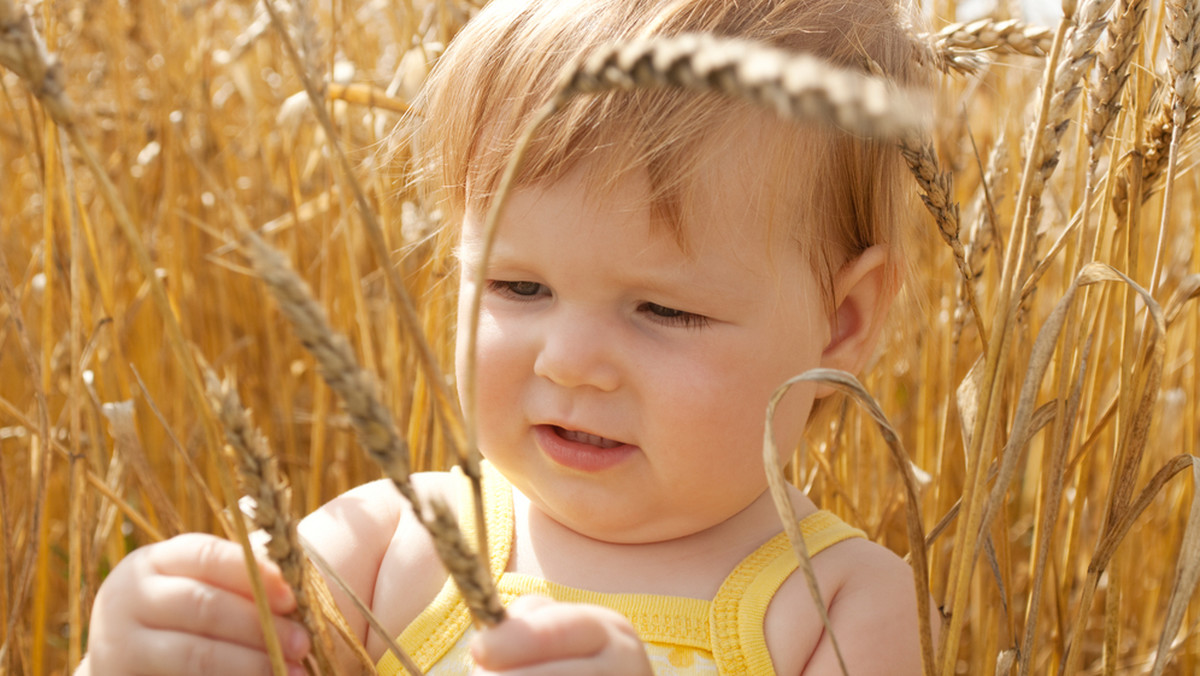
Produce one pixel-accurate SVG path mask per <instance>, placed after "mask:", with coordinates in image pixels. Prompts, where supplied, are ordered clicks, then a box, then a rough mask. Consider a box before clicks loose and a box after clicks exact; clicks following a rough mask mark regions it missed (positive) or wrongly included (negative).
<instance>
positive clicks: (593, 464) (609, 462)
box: [533, 425, 637, 472]
mask: <svg viewBox="0 0 1200 676" xmlns="http://www.w3.org/2000/svg"><path fill="white" fill-rule="evenodd" d="M533 429H534V435H535V436H536V437H537V442H538V445H539V446H541V448H542V451H543V452H544V453H545V454H546V455H548V456H549V457H550V459H551V460H553V461H554V462H556V463H558V464H560V465H562V466H563V467H567V468H570V469H573V470H578V471H580V472H600V471H603V470H606V469H609V468H611V467H615V466H616V465H619V464H621V462H623V461H624V460H625V459H626V458H628V457H629V456H631V455H633V454H634V453H635V452H636V451H637V446H632V445H630V444H621V445H620V446H613V447H612V448H601V447H599V446H594V445H592V444H585V443H582V442H578V441H571V440H569V439H564V438H562V437H560V436H559V435H558V433H557V432H555V428H554V427H552V426H550V425H538V426H537V427H534V428H533Z"/></svg>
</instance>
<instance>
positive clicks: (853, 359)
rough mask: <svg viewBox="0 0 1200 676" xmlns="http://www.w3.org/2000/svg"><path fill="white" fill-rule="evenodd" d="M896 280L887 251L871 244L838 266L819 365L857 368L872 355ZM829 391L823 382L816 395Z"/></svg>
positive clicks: (858, 369)
mask: <svg viewBox="0 0 1200 676" xmlns="http://www.w3.org/2000/svg"><path fill="white" fill-rule="evenodd" d="M897 286H898V284H897V283H896V280H895V274H894V272H893V266H891V265H889V262H888V251H887V249H886V248H885V247H884V246H882V245H876V246H873V247H871V248H869V249H867V250H866V251H864V252H862V254H860V255H859V256H858V257H857V258H855V259H854V260H852V261H850V262H848V263H846V264H845V265H843V266H842V269H841V270H838V272H837V274H836V275H834V279H833V293H834V304H835V307H834V312H833V317H832V318H831V319H830V339H829V344H827V345H826V346H825V349H824V351H823V352H822V353H821V367H822V368H831V369H838V370H841V371H847V372H849V373H851V374H854V375H858V372H859V371H860V370H861V369H862V367H863V366H864V365H865V364H866V363H867V360H868V359H869V358H870V357H871V352H872V351H873V350H874V349H875V343H876V341H877V339H878V338H879V333H880V331H881V329H882V327H883V319H884V317H885V316H887V311H888V308H890V307H891V304H892V299H893V298H894V297H895V294H896V290H897V288H896V287H897ZM831 392H832V390H831V389H829V388H828V387H825V386H822V387H821V388H820V389H819V390H818V392H817V396H818V397H823V396H826V395H828V394H830V393H831Z"/></svg>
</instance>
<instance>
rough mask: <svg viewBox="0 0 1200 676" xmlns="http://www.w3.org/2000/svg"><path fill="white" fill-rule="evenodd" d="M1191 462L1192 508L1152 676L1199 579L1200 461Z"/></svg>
mask: <svg viewBox="0 0 1200 676" xmlns="http://www.w3.org/2000/svg"><path fill="white" fill-rule="evenodd" d="M1191 460H1192V487H1193V491H1192V508H1191V510H1190V511H1189V512H1188V520H1187V526H1186V528H1185V529H1184V531H1183V542H1182V543H1181V544H1180V546H1179V557H1178V558H1176V559H1175V562H1176V566H1175V583H1174V585H1172V587H1171V598H1170V600H1168V601H1167V615H1166V619H1165V620H1164V621H1163V631H1162V635H1161V636H1160V637H1159V639H1158V650H1156V651H1154V669H1153V670H1152V671H1151V674H1152V676H1160V674H1162V673H1163V669H1165V668H1166V666H1167V662H1169V661H1170V657H1171V652H1172V649H1173V647H1174V646H1173V645H1172V643H1173V641H1174V638H1175V634H1177V633H1178V632H1179V625H1180V624H1182V622H1183V615H1184V613H1185V612H1186V611H1187V607H1188V602H1189V601H1191V599H1192V592H1194V591H1195V590H1196V582H1197V581H1198V580H1200V500H1197V499H1196V495H1197V493H1200V462H1197V458H1195V457H1191Z"/></svg>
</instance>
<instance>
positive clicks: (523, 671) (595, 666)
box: [471, 657, 649, 676]
mask: <svg viewBox="0 0 1200 676" xmlns="http://www.w3.org/2000/svg"><path fill="white" fill-rule="evenodd" d="M646 669H648V667H646V668H643V666H642V665H641V664H633V663H631V664H629V665H620V664H614V663H612V662H604V661H600V660H597V659H595V658H590V657H581V658H578V659H570V660H559V661H556V662H545V663H543V664H534V665H530V666H524V667H517V668H515V669H504V670H502V671H492V670H490V669H483V668H479V669H475V670H474V671H472V672H471V676H501V675H503V676H563V674H570V676H612V675H613V674H621V676H630V675H633V674H644V673H649V672H648V671H646Z"/></svg>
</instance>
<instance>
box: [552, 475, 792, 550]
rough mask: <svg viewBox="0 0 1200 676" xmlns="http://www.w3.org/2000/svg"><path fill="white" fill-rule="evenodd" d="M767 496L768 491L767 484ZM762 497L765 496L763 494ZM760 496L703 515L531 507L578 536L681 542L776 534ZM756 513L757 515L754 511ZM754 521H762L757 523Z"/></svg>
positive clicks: (777, 524) (775, 522)
mask: <svg viewBox="0 0 1200 676" xmlns="http://www.w3.org/2000/svg"><path fill="white" fill-rule="evenodd" d="M763 496H765V497H767V498H768V502H769V496H766V494H765V487H764V492H763ZM760 497H761V496H760ZM759 502H761V500H760V499H753V500H751V502H750V504H749V505H743V506H741V508H740V509H739V508H738V507H737V506H734V507H732V508H730V509H727V510H724V511H721V512H719V513H711V514H703V513H697V512H696V511H695V510H680V514H677V515H670V514H668V513H666V512H664V511H662V510H658V511H656V512H655V513H653V514H650V515H648V514H646V513H636V514H633V513H631V514H621V513H613V512H611V511H608V510H606V511H608V513H607V514H604V515H602V516H601V515H596V514H594V513H585V514H574V513H570V512H568V513H562V512H559V511H556V510H554V509H553V508H552V507H549V506H547V505H544V504H540V503H539V501H538V500H536V499H534V500H531V501H530V508H531V509H534V510H537V511H538V512H540V513H541V514H543V515H544V516H546V518H548V519H550V520H551V521H553V522H554V523H556V524H558V525H559V526H561V527H563V528H565V529H567V530H569V531H571V532H572V533H574V534H575V535H577V536H580V537H583V538H586V539H589V540H593V541H595V542H600V543H604V544H611V545H656V544H664V545H666V544H671V543H678V542H681V541H683V540H687V539H689V538H698V537H708V536H714V537H718V538H719V537H723V535H722V534H721V532H722V531H724V530H726V529H731V528H732V529H735V530H742V529H747V528H748V529H751V530H755V531H762V532H764V533H766V532H768V531H770V533H772V534H773V533H775V532H777V531H779V530H781V529H782V526H781V525H780V521H779V517H778V515H776V514H775V512H774V511H773V508H771V507H769V506H768V508H767V510H762V509H753V508H752V506H753V505H757V504H758V503H759ZM752 513H755V514H752ZM752 521H757V522H759V523H757V524H753V523H751V522H752Z"/></svg>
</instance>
